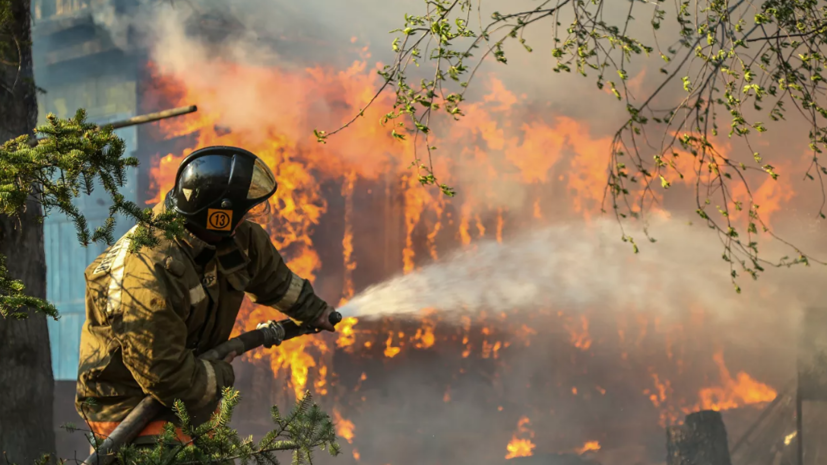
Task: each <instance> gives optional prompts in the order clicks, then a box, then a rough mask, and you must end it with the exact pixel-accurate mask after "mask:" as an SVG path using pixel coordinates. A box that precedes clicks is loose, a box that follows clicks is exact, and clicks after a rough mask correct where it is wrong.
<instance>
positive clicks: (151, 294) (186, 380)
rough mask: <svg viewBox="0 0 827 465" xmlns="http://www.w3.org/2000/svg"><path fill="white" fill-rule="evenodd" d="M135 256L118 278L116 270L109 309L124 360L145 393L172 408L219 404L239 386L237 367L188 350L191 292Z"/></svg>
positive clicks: (162, 268)
mask: <svg viewBox="0 0 827 465" xmlns="http://www.w3.org/2000/svg"><path fill="white" fill-rule="evenodd" d="M153 262H154V261H153V260H151V259H150V258H148V257H147V256H145V255H142V254H130V255H129V257H128V258H127V259H126V263H125V272H124V273H123V274H122V275H121V276H120V280H119V279H118V278H119V276H118V273H117V270H113V273H112V274H113V276H112V278H111V279H112V281H111V283H110V289H109V302H110V307H111V308H109V309H108V311H111V312H112V313H114V314H116V317H115V318H114V321H115V322H117V324H113V329H116V331H115V332H116V337H117V339H118V342H119V343H120V346H121V350H122V354H123V361H124V364H125V365H126V366H127V368H128V369H129V371H130V372H131V373H132V375H133V377H134V378H135V380H136V381H137V382H138V384H140V386H141V388H142V389H143V390H144V392H145V393H147V394H149V395H151V396H152V397H154V398H155V399H156V400H158V401H159V402H160V403H161V404H163V405H165V406H167V407H170V406H172V403H173V402H174V401H175V400H176V399H180V400H182V401H183V402H184V404H185V405H186V407H187V409H192V410H197V409H201V408H203V407H205V406H207V405H209V404H210V403H211V402H213V401H215V400H216V399H217V397H218V395H219V393H220V392H221V389H222V388H224V387H226V386H231V385H232V384H233V382H234V375H233V369H232V366H230V365H229V364H228V363H226V362H224V361H210V362H207V361H203V360H199V359H197V358H196V357H195V355H194V354H193V352H192V351H191V350H188V349H187V347H186V343H187V326H186V323H185V318H186V317H187V316H188V313H189V309H190V302H189V293H188V291H187V290H184V289H181V287H182V284H181V283H180V281H178V280H176V279H174V276H172V275H171V274H170V272H169V271H168V270H167V269H166V267H165V266H164V265H162V264H158V263H153Z"/></svg>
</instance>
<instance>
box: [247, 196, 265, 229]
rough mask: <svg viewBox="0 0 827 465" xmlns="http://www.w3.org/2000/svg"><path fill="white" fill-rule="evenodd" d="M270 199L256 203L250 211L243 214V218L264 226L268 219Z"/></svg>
mask: <svg viewBox="0 0 827 465" xmlns="http://www.w3.org/2000/svg"><path fill="white" fill-rule="evenodd" d="M271 211H272V210H271V209H270V201H269V200H265V201H264V202H261V203H260V204H258V205H256V206H255V207H253V208H251V209H250V211H248V212H247V214H246V215H244V219H245V220H249V221H252V222H253V223H258V224H260V225H262V226H266V225H267V223H268V222H269V221H270V213H271Z"/></svg>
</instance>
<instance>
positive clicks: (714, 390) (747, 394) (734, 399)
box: [684, 351, 778, 413]
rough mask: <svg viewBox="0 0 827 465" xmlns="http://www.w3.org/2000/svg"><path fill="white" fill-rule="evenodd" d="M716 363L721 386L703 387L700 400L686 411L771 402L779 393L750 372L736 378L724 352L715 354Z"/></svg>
mask: <svg viewBox="0 0 827 465" xmlns="http://www.w3.org/2000/svg"><path fill="white" fill-rule="evenodd" d="M713 358H714V360H715V364H716V365H718V370H719V372H720V376H721V386H715V387H709V388H704V389H701V392H700V393H699V394H698V396H699V397H700V398H701V400H700V402H698V404H696V405H695V406H694V407H693V408H691V409H685V410H684V411H685V412H686V413H690V412H693V411H698V410H718V411H720V410H729V409H733V408H737V407H741V406H744V405H755V404H763V403H766V402H771V401H772V400H773V399H775V396H777V395H778V392H776V390H775V389H773V388H771V387H770V386H767V385H766V384H764V383H761V382H759V381H756V380H754V379H753V378H752V377H751V376H750V375H749V374H747V373H744V372H739V373H738V375H737V376H736V377H735V379H733V378H732V375H731V374H730V372H729V369H728V368H727V367H726V364H725V363H724V354H723V352H721V351H718V352H716V353H715V355H714V357H713Z"/></svg>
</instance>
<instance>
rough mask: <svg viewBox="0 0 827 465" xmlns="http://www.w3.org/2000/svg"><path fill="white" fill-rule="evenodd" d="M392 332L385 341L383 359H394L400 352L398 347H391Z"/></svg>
mask: <svg viewBox="0 0 827 465" xmlns="http://www.w3.org/2000/svg"><path fill="white" fill-rule="evenodd" d="M392 344H393V332H392V331H391V332H390V333H388V340H387V341H385V357H388V358H394V357H396V356H397V355H399V352H400V351H402V349H401V348H400V347H394V346H393V345H392Z"/></svg>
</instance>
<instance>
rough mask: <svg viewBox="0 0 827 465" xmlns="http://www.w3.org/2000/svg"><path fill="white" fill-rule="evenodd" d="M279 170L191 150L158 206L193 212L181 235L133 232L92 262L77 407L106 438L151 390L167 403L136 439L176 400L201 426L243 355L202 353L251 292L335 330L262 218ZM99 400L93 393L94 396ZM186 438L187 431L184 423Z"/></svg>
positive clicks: (216, 151)
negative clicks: (154, 239) (141, 237)
mask: <svg viewBox="0 0 827 465" xmlns="http://www.w3.org/2000/svg"><path fill="white" fill-rule="evenodd" d="M276 188H277V184H276V180H275V177H274V176H273V173H272V172H271V171H270V169H269V168H268V167H267V165H266V164H264V162H262V160H261V159H259V158H258V157H257V156H255V155H254V154H252V153H250V152H248V151H246V150H243V149H240V148H236V147H223V146H222V147H207V148H203V149H200V150H197V151H195V152H193V153H192V154H190V155H189V156H187V157H186V158H185V159H184V160H183V161H182V162H181V165H180V167H179V168H178V173H177V175H176V178H175V186H174V187H173V188H172V190H170V191H169V193H168V194H167V195H166V198H165V200H164V201H163V202H161V203H159V204H158V205H157V206H156V207H155V209H154V211H155V213H161V212H163V211H174V212H177V213H178V214H180V215H182V216H183V217H184V218H185V221H186V233H185V234H184V236H183V238H180V239H177V240H170V239H166V238H164V237H163V235H160V236H159V237H160V240H161V242H160V244H159V245H157V246H155V247H152V248H146V247H145V248H143V249H141V250H140V251H139V252H137V253H132V252H130V251H129V245H130V238H129V233H128V234H126V235H124V236H123V237H121V238H120V239H119V240H118V241H117V242H116V243H115V244H114V245H112V246H111V247H109V248H108V249H107V250H106V251H105V252H104V253H103V254H102V255H101V256H99V257H98V258H97V259H96V260H95V261H94V262H92V264H91V265H89V267H88V268H87V269H86V272H85V277H86V321H85V323H84V324H83V330H82V334H81V341H80V362H79V369H78V373H79V374H78V384H77V396H76V399H75V406H76V408H77V410H78V413H79V414H80V415H81V416H82V417H83V418H84V419H85V420H86V421H87V422H88V423H89V425H90V427H91V429H92V431H93V432H95V433H96V434H97V435H98V436H102V437H106V436H107V435H108V434H109V433H110V432H111V431H112V430H114V429H115V427H117V426H118V424H119V422H120V421H121V420H123V419H124V418H125V417H126V415H127V414H128V413H129V412H130V411H131V410H132V408H134V407H135V406H136V405H137V404H138V403H139V402H140V401H141V399H143V398H144V397H145V396H146V395H151V396H152V397H154V398H155V399H156V400H158V401H159V402H160V403H161V404H163V405H164V406H165V407H166V409H165V410H164V413H163V415H162V416H160V417H159V418H157V419H156V421H153V422H152V423H150V424H149V425H148V426H147V427H146V428H145V429H144V430H143V431H142V433H141V434H140V437H139V438H138V439H137V440H136V441H135V442H134V443H135V444H136V445H141V444H149V443H154V442H155V440H156V436H157V435H158V434H160V432H161V431H162V426H163V424H164V423H166V422H170V421H172V422H175V420H176V417H175V415H174V413H173V412H172V411H171V410H170V407H171V406H172V405H173V402H174V401H175V400H176V399H180V400H182V401H183V402H184V405H185V406H186V407H187V410H188V411H189V413H190V414H191V416H192V418H193V420H194V422H195V424H198V423H201V422H203V421H206V420H207V419H209V416H210V414H211V413H212V412H214V411H215V409H216V407H217V406H218V402H219V400H220V393H221V391H222V389H223V388H225V387H228V386H232V385H233V381H234V374H233V368H232V366H231V365H230V362H231V361H232V359H233V356H234V355H235V354H230V355H229V356H228V357H227V358H226V359H224V360H219V361H203V360H200V359H198V355H199V354H200V353H203V352H205V351H207V350H209V349H211V348H213V347H215V346H216V345H218V344H220V343H222V342H225V341H227V340H228V339H229V336H230V332H231V331H232V329H233V325H234V323H235V319H236V316H237V315H238V311H239V309H240V307H241V304H242V299H243V298H244V296H245V294H246V295H247V296H249V297H250V299H251V300H252V301H253V302H254V303H257V304H259V305H267V306H270V307H273V308H275V309H276V310H279V311H280V312H282V313H284V314H286V315H287V316H289V317H290V318H292V319H294V320H296V321H298V322H301V323H307V324H310V325H313V326H315V327H317V328H322V329H325V330H327V331H334V328H333V326H332V325H331V324H330V322H329V321H328V315H329V314H330V312H331V311H332V310H333V309H332V308H331V307H330V306H329V305H328V304H327V303H326V302H325V301H324V300H322V299H320V298H319V297H318V296H317V295H316V294H315V293H314V292H313V288H312V287H311V285H310V283H309V282H308V281H307V280H305V279H303V278H301V277H300V276H298V275H296V274H295V273H293V272H292V271H291V270H290V269H289V268H288V267H287V265H286V264H285V263H284V260H283V259H282V257H281V255H279V252H278V251H277V250H276V249H275V247H273V244H272V243H271V242H270V237H269V236H268V234H267V232H266V231H265V230H264V229H263V228H262V227H261V226H260V225H259V224H257V223H256V221H261V220H263V219H266V218H267V217H268V214H269V205H270V203H269V201H268V199H269V198H270V197H271V196H272V195H273V194H274V193H275V192H276ZM88 400H93V401H94V402H87V401H88ZM179 436H180V437H179V439H187V438H185V437H183V435H182V434H181V433H180V431H179Z"/></svg>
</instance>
